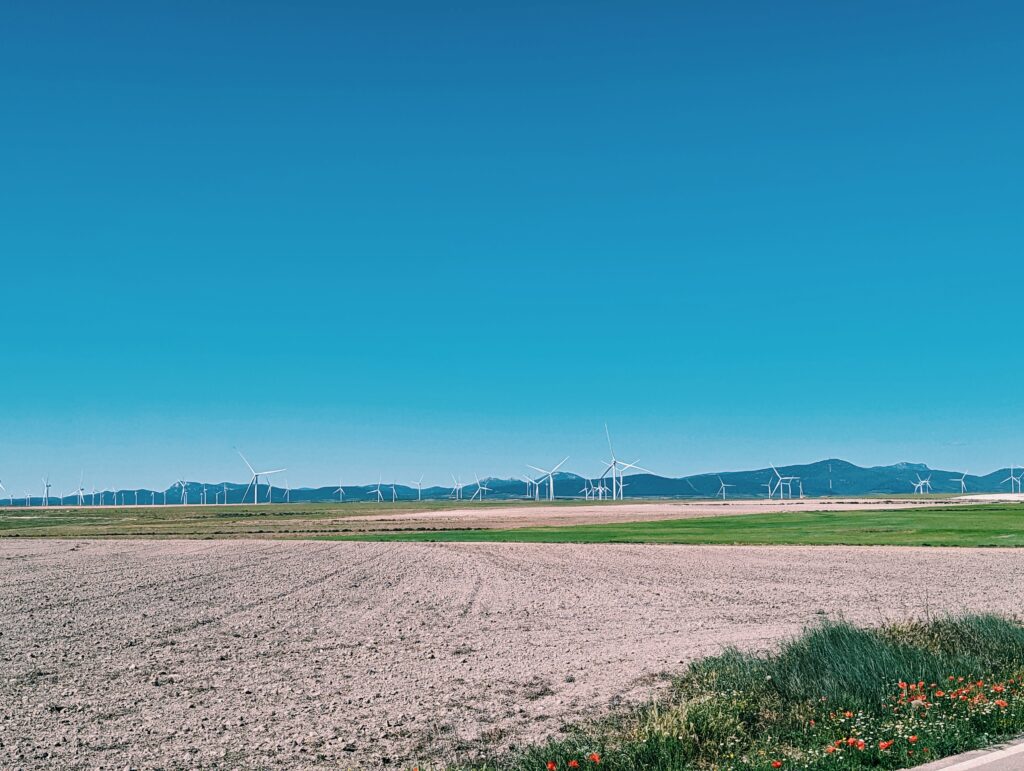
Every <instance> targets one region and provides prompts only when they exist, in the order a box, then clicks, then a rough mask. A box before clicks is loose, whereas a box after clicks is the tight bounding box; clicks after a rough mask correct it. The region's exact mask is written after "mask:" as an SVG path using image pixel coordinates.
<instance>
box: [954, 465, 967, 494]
mask: <svg viewBox="0 0 1024 771" xmlns="http://www.w3.org/2000/svg"><path fill="white" fill-rule="evenodd" d="M953 481H954V482H959V483H960V494H961V495H965V494H966V493H967V472H966V471H965V472H964V473H963V474H961V475H960V478H959V479H954V480H953Z"/></svg>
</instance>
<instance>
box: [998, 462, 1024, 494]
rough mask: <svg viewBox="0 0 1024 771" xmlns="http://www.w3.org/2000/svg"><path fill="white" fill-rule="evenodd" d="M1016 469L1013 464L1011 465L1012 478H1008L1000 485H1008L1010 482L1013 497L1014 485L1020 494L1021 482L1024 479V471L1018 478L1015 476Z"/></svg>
mask: <svg viewBox="0 0 1024 771" xmlns="http://www.w3.org/2000/svg"><path fill="white" fill-rule="evenodd" d="M1014 468H1015V467H1014V465H1013V464H1012V463H1011V464H1010V476H1008V477H1007V478H1006V479H1004V480H1003V481H1002V482H1000V483H999V484H1006V483H1007V482H1009V483H1010V494H1011V495H1013V486H1014V485H1016V486H1017V492H1018V493H1019V492H1020V482H1021V479H1024V471H1022V472H1021V473H1020V474H1019V475H1017V476H1014V475H1013V469H1014Z"/></svg>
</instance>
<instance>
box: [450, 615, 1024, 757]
mask: <svg viewBox="0 0 1024 771" xmlns="http://www.w3.org/2000/svg"><path fill="white" fill-rule="evenodd" d="M1022 678H1024V626H1021V625H1020V624H1019V623H1017V622H1015V621H1013V620H1010V619H1005V618H1001V617H997V616H990V615H975V616H963V617H954V618H944V619H938V620H930V621H909V622H906V623H901V624H895V625H890V626H886V627H882V628H880V629H861V628H858V627H855V626H852V625H850V624H847V623H839V622H827V623H824V624H822V625H820V626H817V627H815V628H812V629H809V630H807V631H806V632H805V633H804V634H802V635H801V636H799V637H798V638H796V639H794V640H791V641H789V642H788V643H786V644H784V645H783V646H782V647H781V648H780V649H779V650H778V651H777V652H775V653H773V654H768V655H757V654H750V653H744V652H741V651H739V650H727V651H725V652H724V653H722V654H721V655H719V656H714V657H711V658H707V659H703V660H701V661H697V662H695V663H693V664H692V665H690V666H689V667H688V668H687V669H686V671H684V672H683V673H681V674H680V675H679V676H678V677H677V678H676V679H675V680H674V681H673V684H672V687H671V689H670V692H669V693H668V695H667V696H666V697H665V698H664V699H661V700H659V701H658V702H656V703H652V704H650V705H648V706H646V707H644V708H641V709H638V710H635V711H633V712H630V713H627V714H620V715H613V716H611V717H609V718H607V719H604V720H602V721H600V722H597V723H591V724H587V725H582V726H577V727H575V728H573V729H570V730H569V731H568V733H567V735H566V736H565V738H562V739H559V740H557V741H551V742H548V743H546V744H541V745H536V746H533V747H530V748H527V749H525V750H520V751H517V752H514V753H509V754H505V755H495V756H491V757H487V758H486V759H483V760H480V761H478V762H473V763H470V764H469V765H468V766H466V767H467V768H476V769H480V770H481V771H483V770H484V769H487V770H488V771H490V770H494V771H526V769H552V770H554V769H577V768H587V767H596V766H600V767H601V768H602V769H604V768H609V769H615V770H618V769H623V770H625V769H666V770H671V769H679V770H680V771H683V770H684V769H694V770H696V771H705V770H707V771H710V770H711V769H715V770H716V771H719V770H724V769H736V771H761V769H765V770H767V769H780V768H782V769H784V768H801V769H865V768H883V769H884V768H887V769H896V768H904V767H908V766H913V765H916V764H918V763H923V762H927V761H930V760H934V759H936V758H938V757H942V756H945V755H949V754H954V753H956V752H961V751H965V750H969V749H975V748H978V747H983V746H987V745H989V744H991V743H993V742H996V741H998V740H1000V739H1004V738H1008V737H1010V736H1013V735H1015V734H1018V733H1021V732H1024V682H1022Z"/></svg>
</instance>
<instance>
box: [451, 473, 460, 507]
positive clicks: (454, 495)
mask: <svg viewBox="0 0 1024 771" xmlns="http://www.w3.org/2000/svg"><path fill="white" fill-rule="evenodd" d="M452 484H453V485H454V487H452V491H451V493H449V495H448V497H449V498H452V499H454V500H456V501H460V500H462V480H461V479H456V478H455V474H452Z"/></svg>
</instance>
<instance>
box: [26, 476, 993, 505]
mask: <svg viewBox="0 0 1024 771" xmlns="http://www.w3.org/2000/svg"><path fill="white" fill-rule="evenodd" d="M1011 487H1012V485H1011ZM49 505H50V477H43V507H44V508H45V507H46V506H49Z"/></svg>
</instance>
